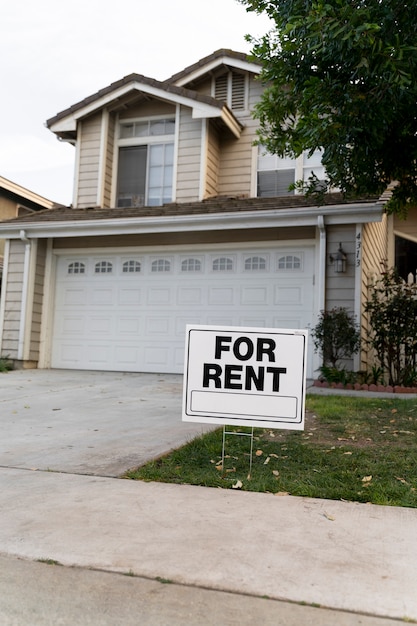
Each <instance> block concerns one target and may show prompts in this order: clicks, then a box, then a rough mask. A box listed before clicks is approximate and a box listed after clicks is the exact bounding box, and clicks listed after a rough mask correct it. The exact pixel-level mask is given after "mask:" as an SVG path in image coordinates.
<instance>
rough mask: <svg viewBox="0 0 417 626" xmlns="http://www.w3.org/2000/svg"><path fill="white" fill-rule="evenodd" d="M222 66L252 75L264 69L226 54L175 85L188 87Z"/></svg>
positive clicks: (184, 77)
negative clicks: (228, 66)
mask: <svg viewBox="0 0 417 626" xmlns="http://www.w3.org/2000/svg"><path fill="white" fill-rule="evenodd" d="M220 65H230V66H231V67H234V68H236V69H238V70H243V71H245V72H251V73H252V74H260V73H261V69H262V68H261V66H260V65H258V64H256V63H251V62H250V61H243V60H242V59H235V58H234V57H232V56H228V55H227V54H225V55H224V56H222V57H219V58H217V59H212V61H210V62H209V63H207V65H203V66H201V67H198V68H197V69H195V70H194V71H193V72H190V73H189V74H187V75H186V76H182V77H181V78H180V79H179V80H177V81H175V82H173V84H174V85H176V86H177V87H183V86H184V85H187V83H190V82H192V81H194V80H197V79H198V78H201V76H204V75H205V74H209V73H210V72H212V71H213V70H215V69H216V68H217V67H220Z"/></svg>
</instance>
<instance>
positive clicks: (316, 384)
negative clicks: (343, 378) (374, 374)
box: [313, 380, 417, 393]
mask: <svg viewBox="0 0 417 626" xmlns="http://www.w3.org/2000/svg"><path fill="white" fill-rule="evenodd" d="M313 385H314V387H324V388H326V389H352V390H354V391H378V393H384V392H385V393H417V387H402V386H401V385H395V387H392V386H391V385H365V384H364V385H361V384H360V383H355V384H354V385H352V384H350V383H348V384H347V385H344V384H343V383H328V382H326V381H321V380H315V381H314V383H313Z"/></svg>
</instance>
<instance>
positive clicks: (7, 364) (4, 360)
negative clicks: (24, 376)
mask: <svg viewBox="0 0 417 626" xmlns="http://www.w3.org/2000/svg"><path fill="white" fill-rule="evenodd" d="M12 369H13V363H12V362H11V361H9V359H8V357H3V356H0V372H9V371H10V370H12Z"/></svg>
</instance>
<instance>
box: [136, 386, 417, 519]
mask: <svg viewBox="0 0 417 626" xmlns="http://www.w3.org/2000/svg"><path fill="white" fill-rule="evenodd" d="M228 430H231V429H229V428H228ZM236 430H240V432H248V429H244V428H241V429H236ZM222 434H223V429H222V428H219V429H217V430H216V431H214V432H211V433H209V434H207V435H203V436H202V437H198V438H197V439H195V440H193V441H191V442H189V443H188V444H187V445H185V446H183V447H182V448H180V449H178V450H175V451H173V452H171V453H170V454H168V455H167V456H165V457H163V458H161V459H158V460H155V461H153V462H151V463H148V464H147V465H144V466H142V467H140V468H138V469H136V470H133V471H129V472H127V473H126V475H125V478H131V479H134V480H148V481H159V482H169V483H178V484H184V483H185V484H191V485H204V486H207V487H223V488H226V489H230V488H241V489H244V490H247V491H262V492H270V493H277V494H280V493H289V494H292V495H297V496H310V497H314V498H330V499H334V500H341V499H342V500H350V501H358V502H372V503H374V504H385V505H393V506H408V507H417V403H416V402H415V401H414V400H396V399H384V398H381V399H372V400H371V399H367V398H366V399H365V398H360V397H341V396H315V395H311V396H308V397H307V401H306V423H305V430H304V431H287V430H270V429H267V430H261V429H255V431H254V447H253V455H252V460H253V465H252V473H251V476H250V477H249V476H248V472H249V459H250V454H249V453H250V437H237V436H233V435H228V436H227V437H226V445H225V455H226V456H225V463H224V468H222V465H221V459H222Z"/></svg>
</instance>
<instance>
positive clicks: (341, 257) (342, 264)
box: [330, 243, 347, 274]
mask: <svg viewBox="0 0 417 626" xmlns="http://www.w3.org/2000/svg"><path fill="white" fill-rule="evenodd" d="M330 263H334V271H335V272H336V274H344V273H345V272H346V268H347V256H346V254H345V252H344V251H343V249H342V244H341V243H339V249H338V251H337V252H336V254H335V255H334V256H333V255H332V254H331V255H330Z"/></svg>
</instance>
